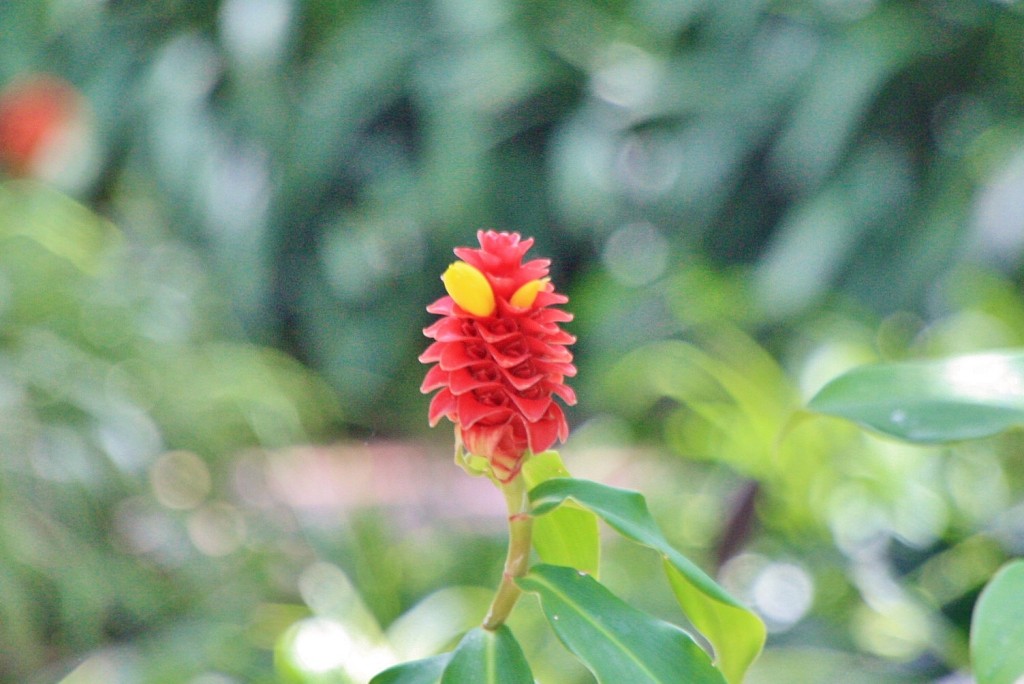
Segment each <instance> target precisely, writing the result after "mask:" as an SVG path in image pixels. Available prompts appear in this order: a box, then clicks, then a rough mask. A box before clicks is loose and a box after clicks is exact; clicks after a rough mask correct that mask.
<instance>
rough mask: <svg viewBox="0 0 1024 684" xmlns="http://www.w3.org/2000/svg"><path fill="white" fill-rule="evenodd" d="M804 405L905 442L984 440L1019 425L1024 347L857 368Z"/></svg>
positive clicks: (1023, 410)
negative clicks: (1023, 349) (1013, 349)
mask: <svg viewBox="0 0 1024 684" xmlns="http://www.w3.org/2000/svg"><path fill="white" fill-rule="evenodd" d="M808 408H809V409H810V410H812V411H815V412H817V413H824V414H828V415H831V416H838V417H840V418H846V419H848V420H852V421H854V422H856V423H859V424H861V425H864V426H867V427H869V428H873V429H875V430H878V431H880V432H884V433H886V434H888V435H892V436H893V437H898V438H900V439H905V440H908V441H911V442H923V443H934V442H948V441H958V440H964V439H977V438H979V437H988V436H990V435H994V434H997V433H999V432H1002V431H1004V430H1006V429H1008V428H1011V427H1014V426H1019V425H1024V351H1019V350H1018V351H1001V352H988V353H983V354H969V355H965V356H955V357H951V358H948V359H941V360H934V361H906V362H901V363H886V364H878V365H872V366H862V367H860V368H855V369H853V370H851V371H849V372H848V373H845V374H843V375H840V376H839V377H838V378H835V379H834V380H832V381H831V382H829V383H828V384H827V385H825V386H824V387H823V388H822V389H821V390H820V391H819V392H818V393H817V394H816V395H815V396H814V398H813V399H811V401H810V403H809V404H808Z"/></svg>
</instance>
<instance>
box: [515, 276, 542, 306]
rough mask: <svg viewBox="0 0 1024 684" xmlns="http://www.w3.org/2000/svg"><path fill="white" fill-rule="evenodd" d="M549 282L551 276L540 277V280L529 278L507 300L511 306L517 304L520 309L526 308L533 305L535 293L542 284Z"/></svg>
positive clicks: (540, 288)
mask: <svg viewBox="0 0 1024 684" xmlns="http://www.w3.org/2000/svg"><path fill="white" fill-rule="evenodd" d="M549 282H551V278H541V279H540V280H531V281H530V282H528V283H525V284H523V285H522V286H521V287H520V288H519V289H518V290H516V291H515V294H513V295H512V298H511V299H510V300H508V301H509V304H511V305H512V306H518V307H519V308H520V309H526V308H529V307H531V306H533V303H534V302H535V301H536V300H537V293H538V292H540V291H541V290H543V289H544V286H545V285H547V284H548V283H549Z"/></svg>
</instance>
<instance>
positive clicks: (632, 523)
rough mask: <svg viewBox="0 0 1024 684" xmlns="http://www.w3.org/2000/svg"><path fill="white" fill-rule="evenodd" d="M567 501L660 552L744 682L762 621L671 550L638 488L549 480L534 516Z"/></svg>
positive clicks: (720, 660) (676, 585)
mask: <svg viewBox="0 0 1024 684" xmlns="http://www.w3.org/2000/svg"><path fill="white" fill-rule="evenodd" d="M566 499H572V500H575V501H577V502H578V503H580V504H582V505H584V506H586V507H587V508H589V509H590V510H592V511H594V512H595V513H597V514H598V515H599V516H601V518H603V519H604V521H605V522H606V523H608V525H610V526H611V527H612V528H614V529H615V530H616V531H618V532H619V533H620V534H622V535H623V536H625V537H626V538H628V539H632V540H633V541H635V542H638V543H640V544H644V545H645V546H649V547H650V548H652V549H654V550H655V551H657V552H659V553H660V554H661V555H662V557H663V559H664V564H665V571H666V572H667V574H668V578H669V582H670V584H671V585H672V590H673V592H674V593H675V595H676V599H677V600H678V601H679V605H680V606H681V607H682V609H683V612H684V613H686V616H687V618H689V620H690V622H691V623H692V624H693V626H694V627H696V628H697V630H699V631H700V633H701V634H703V635H704V637H705V638H706V639H707V640H708V641H709V642H710V643H711V645H712V647H713V648H714V650H715V660H716V664H717V665H718V667H719V669H720V670H721V671H722V673H723V674H724V675H725V678H726V680H727V681H729V682H730V683H732V684H738V682H740V681H742V679H743V674H744V673H745V672H746V671H747V668H748V667H750V664H751V663H752V662H753V661H754V659H755V658H756V657H757V655H758V654H759V653H760V652H761V648H762V647H763V646H764V641H765V627H764V623H763V622H761V619H760V618H759V617H757V615H755V614H754V613H752V612H751V611H750V610H749V609H747V608H746V607H744V606H743V605H742V604H740V603H739V602H738V601H737V600H736V599H734V598H733V597H732V596H730V595H729V594H728V592H726V591H725V589H723V588H722V587H720V586H719V585H718V584H717V583H716V582H715V581H714V580H713V579H711V578H710V577H709V576H708V575H707V574H706V573H705V572H704V571H703V570H701V569H700V568H698V567H697V566H696V565H695V564H694V563H693V562H692V561H690V560H689V559H688V558H686V556H684V555H683V554H681V553H679V552H678V551H676V550H675V549H674V548H672V545H671V544H669V543H668V540H666V539H665V536H664V535H663V534H662V532H661V530H660V529H659V528H658V526H657V524H656V523H655V522H654V518H653V517H651V513H650V511H649V510H648V509H647V502H646V501H645V500H644V497H643V496H642V495H641V494H639V493H637V492H633V491H628V490H625V489H617V488H615V487H608V486H606V485H602V484H599V483H597V482H591V481H589V480H576V479H571V478H560V479H552V480H548V481H546V482H543V483H541V484H540V485H538V486H537V487H536V488H534V489H532V490H530V501H531V502H532V504H533V513H534V515H538V516H539V515H544V514H545V513H547V512H548V511H551V510H553V509H556V508H557V507H558V506H559V505H561V504H562V502H564V501H565V500H566Z"/></svg>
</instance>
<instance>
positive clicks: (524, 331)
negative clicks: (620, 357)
mask: <svg viewBox="0 0 1024 684" xmlns="http://www.w3.org/2000/svg"><path fill="white" fill-rule="evenodd" d="M477 239H478V240H479V241H480V248H479V249H476V248H470V247H458V248H456V249H455V254H456V256H458V257H459V258H460V259H461V260H462V261H457V262H455V263H454V264H452V265H451V266H450V267H449V268H448V270H447V271H446V272H445V274H444V276H442V280H444V282H445V288H446V289H447V290H448V296H446V297H442V298H441V299H439V300H437V301H436V302H434V303H433V304H431V305H430V306H428V307H427V311H429V312H430V313H435V314H440V315H441V319H440V320H438V321H436V322H435V323H434V324H433V325H431V326H429V327H427V328H425V329H424V330H423V333H424V334H425V335H426V336H427V337H430V338H432V339H433V340H435V341H434V343H433V344H431V345H430V347H428V348H427V350H426V351H425V352H423V354H422V355H421V356H420V361H422V362H423V363H433V364H435V365H434V366H433V367H432V368H431V369H430V370H429V371H428V372H427V376H426V378H424V380H423V385H422V387H421V388H420V389H421V391H423V392H432V391H434V390H440V391H439V392H438V393H437V394H436V395H435V396H434V398H433V399H432V400H431V402H430V424H431V425H436V424H437V422H438V421H439V420H440V419H441V418H442V417H445V418H448V419H449V420H450V421H452V422H453V423H455V434H456V439H461V441H462V443H463V444H464V445H465V447H466V449H467V450H468V451H469V452H470V453H471V454H475V455H477V456H483V457H485V458H487V460H488V461H489V462H490V464H491V469H492V470H493V472H494V474H495V476H496V477H497V478H498V479H499V480H500V481H502V482H507V481H509V480H511V479H512V478H514V477H515V476H516V475H517V474H518V473H519V469H520V467H521V466H522V461H523V457H524V456H525V455H526V454H527V453H528V452H532V453H538V452H541V451H544V450H545V449H548V448H550V447H551V445H552V444H554V443H555V440H556V439H557V440H560V441H563V442H564V441H565V439H566V437H568V434H569V426H568V424H567V423H566V421H565V414H564V413H563V412H562V408H561V407H560V406H559V405H558V404H557V403H555V402H554V401H553V398H554V396H555V395H557V396H559V397H561V399H562V400H563V401H564V402H565V403H566V404H570V405H571V404H575V403H576V395H575V393H574V392H573V391H572V389H571V388H570V387H568V386H567V385H566V384H565V382H564V380H565V378H566V377H571V376H573V375H575V374H576V368H575V367H574V366H573V365H572V354H571V353H570V352H569V350H568V349H566V345H569V344H572V343H573V342H575V341H576V338H574V337H573V336H572V335H570V334H568V333H566V332H565V331H563V330H562V329H561V328H560V327H559V323H565V322H567V321H571V320H572V314H570V313H567V312H565V311H562V310H560V309H553V308H550V307H552V306H554V305H557V304H565V303H566V302H567V301H569V300H568V298H567V297H566V296H565V295H561V294H558V293H556V292H555V291H554V287H553V286H552V285H551V283H550V282H549V280H548V278H547V274H548V266H549V265H550V263H551V262H550V260H548V259H533V260H531V261H527V262H526V263H522V260H523V256H524V255H525V254H526V252H527V251H528V250H529V249H530V247H531V246H532V245H533V239H532V238H528V239H526V240H521V239H520V236H519V234H518V233H497V232H495V231H486V232H485V231H482V230H481V231H479V232H478V233H477ZM481 276H482V277H481Z"/></svg>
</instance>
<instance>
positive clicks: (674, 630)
mask: <svg viewBox="0 0 1024 684" xmlns="http://www.w3.org/2000/svg"><path fill="white" fill-rule="evenodd" d="M517 582H518V584H519V586H520V587H522V588H523V589H524V590H525V591H529V592H533V593H535V594H537V596H538V597H539V598H540V602H541V606H542V607H543V609H544V614H545V615H546V616H547V618H548V622H549V623H550V624H551V628H552V629H553V630H554V631H555V634H557V635H558V638H559V639H561V641H562V643H564V644H565V646H566V648H568V649H569V650H570V651H572V652H573V653H574V654H575V655H576V656H577V657H578V658H579V659H580V660H581V661H583V664H584V665H586V666H587V667H588V668H589V669H590V671H591V672H593V673H594V676H595V677H596V678H597V681H598V682H599V684H623V683H624V682H629V684H669V683H671V684H678V683H679V682H687V683H688V684H703V683H705V682H706V683H708V684H723V683H724V682H725V680H724V678H723V677H722V673H721V672H719V671H718V670H716V669H715V667H714V666H713V665H712V664H711V658H710V657H709V656H708V654H707V653H705V652H704V650H703V649H702V648H701V647H700V646H698V645H697V644H696V643H694V641H693V639H692V638H691V637H690V635H688V634H687V633H686V632H684V631H683V630H682V629H680V628H679V627H676V626H675V625H673V624H670V623H668V622H665V621H664V620H658V619H657V618H654V617H651V616H650V615H647V614H646V613H643V612H641V611H639V610H637V609H636V608H634V607H632V606H630V605H629V604H627V603H625V602H624V601H622V600H621V599H619V598H617V597H616V596H615V595H614V594H612V593H611V592H610V591H608V590H607V589H606V588H605V587H604V586H603V585H602V584H600V583H599V582H598V581H597V580H595V579H594V578H593V577H591V576H590V575H588V574H586V573H582V572H579V571H578V570H575V569H574V568H564V567H559V566H556V565H543V564H542V565H536V566H534V567H533V568H532V569H531V570H530V572H529V573H528V574H527V575H526V576H525V577H521V578H520V579H519V580H517Z"/></svg>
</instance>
